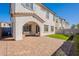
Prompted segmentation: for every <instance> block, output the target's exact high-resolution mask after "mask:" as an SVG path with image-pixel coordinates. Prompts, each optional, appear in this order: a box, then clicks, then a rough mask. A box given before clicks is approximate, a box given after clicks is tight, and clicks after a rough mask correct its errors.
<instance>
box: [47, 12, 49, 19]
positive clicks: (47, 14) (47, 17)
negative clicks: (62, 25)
mask: <svg viewBox="0 0 79 59" xmlns="http://www.w3.org/2000/svg"><path fill="white" fill-rule="evenodd" d="M46 18H47V19H49V12H48V11H47V12H46Z"/></svg>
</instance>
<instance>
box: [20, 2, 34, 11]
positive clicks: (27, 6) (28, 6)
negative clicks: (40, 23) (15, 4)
mask: <svg viewBox="0 0 79 59" xmlns="http://www.w3.org/2000/svg"><path fill="white" fill-rule="evenodd" d="M21 5H22V6H23V7H24V8H26V9H31V10H33V3H21Z"/></svg>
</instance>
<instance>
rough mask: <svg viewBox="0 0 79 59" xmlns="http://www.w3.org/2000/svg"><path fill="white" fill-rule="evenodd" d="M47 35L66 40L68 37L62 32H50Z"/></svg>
mask: <svg viewBox="0 0 79 59" xmlns="http://www.w3.org/2000/svg"><path fill="white" fill-rule="evenodd" d="M48 37H50V38H58V39H62V40H67V39H68V36H66V35H64V34H51V35H48Z"/></svg>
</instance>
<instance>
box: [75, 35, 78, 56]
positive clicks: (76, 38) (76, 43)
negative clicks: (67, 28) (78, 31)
mask: <svg viewBox="0 0 79 59" xmlns="http://www.w3.org/2000/svg"><path fill="white" fill-rule="evenodd" d="M74 55H76V56H79V35H76V36H75V39H74Z"/></svg>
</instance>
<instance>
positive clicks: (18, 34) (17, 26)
mask: <svg viewBox="0 0 79 59" xmlns="http://www.w3.org/2000/svg"><path fill="white" fill-rule="evenodd" d="M11 7H12V6H11ZM12 9H13V10H12V13H29V12H30V13H35V14H36V15H38V16H39V17H40V18H41V19H42V20H44V22H40V21H39V20H38V19H37V18H34V17H32V16H21V17H14V20H13V37H14V39H16V40H21V39H22V38H23V35H22V31H23V26H24V24H26V23H28V22H35V23H37V24H38V25H39V27H40V36H44V35H49V34H55V27H58V28H59V27H61V24H60V21H58V23H57V24H56V21H55V20H56V18H57V17H55V15H54V14H53V13H51V12H50V11H48V10H47V9H45V8H43V6H41V5H40V4H33V10H29V9H26V8H24V7H23V6H22V5H21V3H16V4H13V7H12ZM47 11H48V12H49V19H47V18H46V12H47ZM58 20H59V19H58ZM44 25H48V32H44ZM51 26H54V31H53V32H52V31H51ZM33 28H34V26H33ZM34 32H35V30H34Z"/></svg>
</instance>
